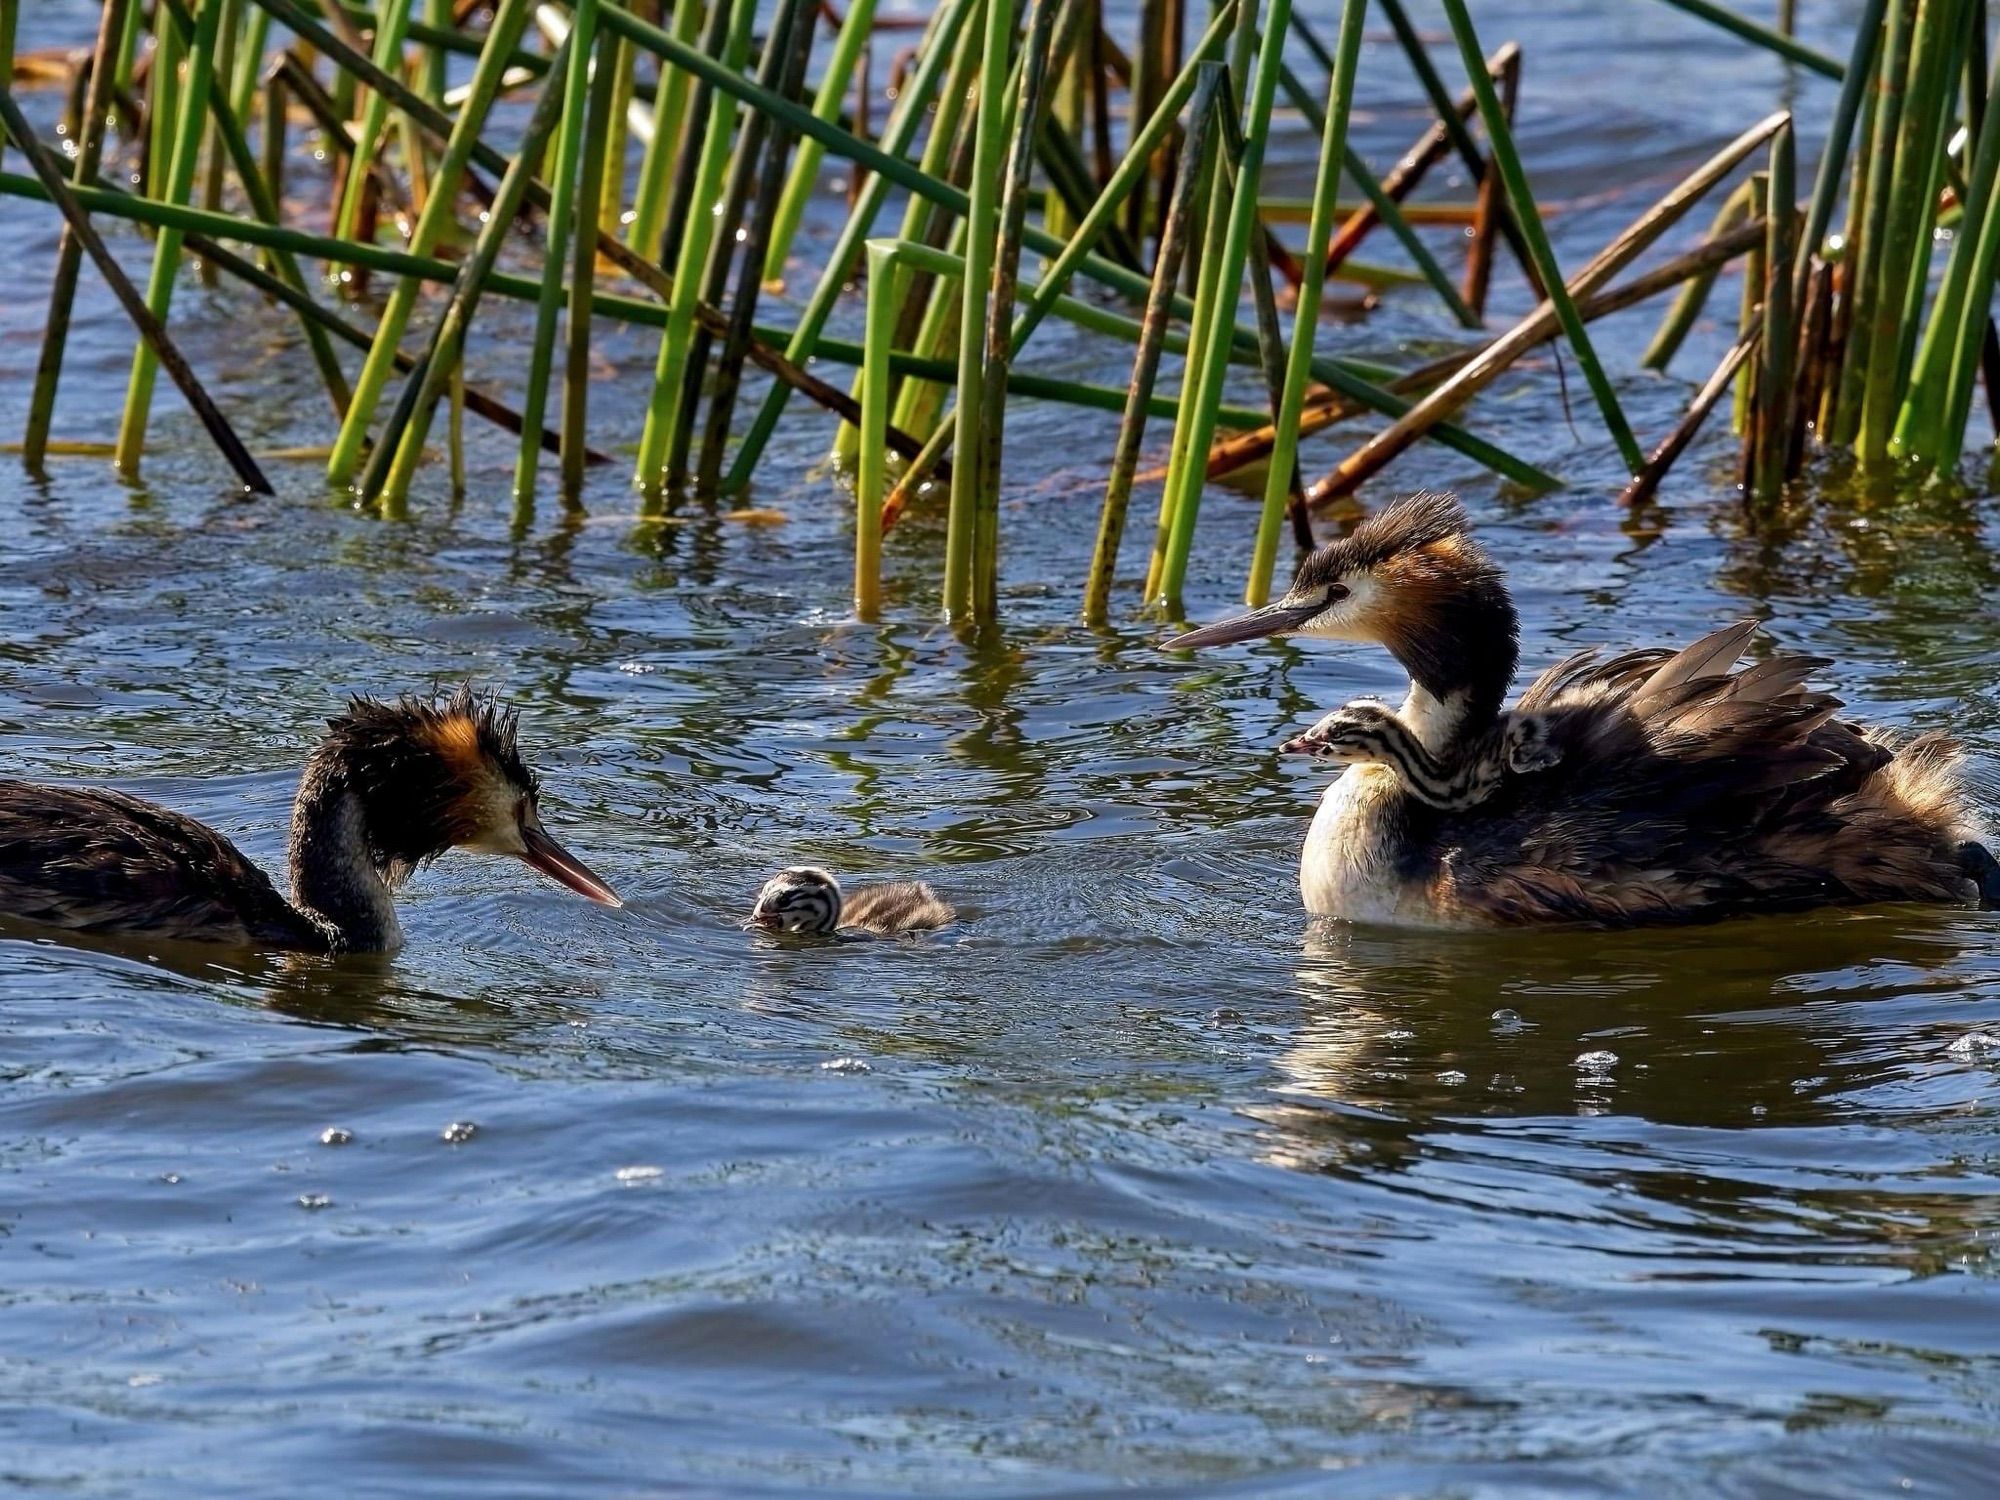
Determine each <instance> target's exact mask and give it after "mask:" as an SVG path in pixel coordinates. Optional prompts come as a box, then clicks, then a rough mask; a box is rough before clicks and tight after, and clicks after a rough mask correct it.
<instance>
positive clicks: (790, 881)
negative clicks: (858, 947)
mask: <svg viewBox="0 0 2000 1500" xmlns="http://www.w3.org/2000/svg"><path fill="white" fill-rule="evenodd" d="M957 919H958V913H957V912H956V911H955V910H954V909H953V908H952V906H951V904H950V903H949V902H947V901H945V900H943V899H942V898H941V897H940V896H939V895H938V893H937V892H936V891H934V890H932V889H931V888H930V887H929V886H928V885H926V884H925V883H924V882H922V881H920V880H889V881H884V882H882V883H881V884H879V885H864V886H861V887H859V888H857V889H856V890H854V891H851V892H843V891H842V890H841V888H840V882H839V881H838V880H836V879H834V877H833V876H832V875H831V874H829V873H828V872H827V871H825V870H822V869H819V868H818V867H817V866H813V865H794V866H792V867H791V868H790V869H788V870H780V871H779V872H778V873H777V874H776V875H773V876H772V877H771V878H770V879H769V880H767V881H766V882H764V888H763V889H762V890H761V891H759V892H758V893H757V901H756V904H755V906H753V907H752V908H751V912H750V925H751V926H753V927H761V928H765V929H767V930H770V931H777V932H803V933H818V934H821V935H825V934H830V933H836V932H855V933H870V934H872V935H874V936H876V937H897V936H900V935H901V934H903V933H907V932H928V931H931V930H933V929H935V928H939V927H948V926H950V925H951V923H953V922H954V921H956V920H957Z"/></svg>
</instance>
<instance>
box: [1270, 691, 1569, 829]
mask: <svg viewBox="0 0 2000 1500" xmlns="http://www.w3.org/2000/svg"><path fill="white" fill-rule="evenodd" d="M1278 750H1279V753H1280V754H1284V755H1310V756H1312V757H1314V758H1315V759H1317V760H1323V761H1329V762H1331V763H1332V764H1334V765H1342V766H1359V765H1385V766H1389V767H1391V768H1392V769H1393V770H1394V771H1395V772H1396V774H1397V776H1398V777H1400V778H1401V780H1402V783H1403V789H1404V790H1405V791H1407V792H1408V793H1409V794H1410V795H1411V796H1412V797H1415V798H1416V799H1417V800H1418V801H1419V802H1421V803H1423V804H1424V805H1425V806H1426V807H1435V808H1440V809H1443V810H1446V811H1457V810H1459V809H1463V808H1467V807H1477V806H1478V805H1479V804H1480V803H1482V802H1484V801H1485V800H1486V799H1487V798H1488V797H1490V796H1492V795H1493V793H1494V792H1495V791H1497V790H1498V789H1499V787H1500V782H1501V779H1502V778H1503V777H1505V776H1506V775H1507V773H1508V772H1510V771H1511V772H1513V773H1515V774H1516V775H1523V776H1525V775H1528V774H1530V773H1532V772H1535V771H1546V770H1547V769H1548V768H1549V767H1550V766H1553V765H1555V764H1557V763H1558V762H1559V761H1560V760H1561V759H1562V752H1561V751H1560V750H1558V749H1557V748H1556V747H1555V745H1554V744H1553V743H1552V742H1551V741H1550V739H1549V721H1548V717H1547V716H1546V715H1545V714H1536V713H1522V712H1519V711H1518V710H1517V711H1515V712H1511V713H1503V714H1501V715H1500V717H1499V718H1498V720H1496V721H1495V723H1494V725H1493V727H1492V729H1491V730H1490V731H1489V732H1488V733H1486V734H1485V735H1483V736H1481V737H1480V738H1479V739H1478V740H1477V741H1476V742H1474V743H1473V744H1471V745H1468V746H1467V747H1466V752H1465V754H1463V755H1462V756H1460V757H1459V759H1458V760H1457V761H1455V762H1452V763H1449V764H1440V763H1439V762H1438V761H1437V760H1436V759H1435V758H1434V757H1433V756H1432V755H1431V753H1430V752H1429V751H1428V750H1426V749H1425V748H1424V746H1423V742H1422V741H1421V740H1419V739H1418V738H1417V737H1416V736H1415V735H1414V734H1412V733H1410V731H1409V730H1408V729H1407V728H1406V727H1405V726H1404V724H1403V721H1402V720H1401V719H1399V718H1397V717H1396V711H1395V710H1394V709H1392V708H1391V707H1389V705H1388V704H1386V703H1383V702H1380V701H1378V700H1377V699H1373V698H1356V699H1355V700H1353V701H1352V702H1350V703H1345V704H1343V705H1341V706H1340V707H1339V708H1336V709H1335V710H1334V711H1333V712H1332V713H1330V714H1328V715H1327V716H1326V717H1325V718H1323V719H1321V720H1320V721H1319V722H1318V723H1317V724H1315V725H1313V727H1312V728H1310V729H1308V730H1307V731H1306V732H1305V733H1304V734H1300V735H1295V736H1293V737H1292V738H1291V739H1289V740H1286V741H1285V743H1284V744H1282V745H1280V746H1279V747H1278Z"/></svg>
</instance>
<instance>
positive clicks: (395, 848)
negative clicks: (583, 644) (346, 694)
mask: <svg viewBox="0 0 2000 1500" xmlns="http://www.w3.org/2000/svg"><path fill="white" fill-rule="evenodd" d="M515 726H516V720H515V716H514V714H513V713H512V712H510V711H509V710H507V709H505V708H503V707H501V706H500V704H499V703H498V702H497V701H495V700H494V699H492V698H491V697H480V696H479V695H477V694H475V693H474V692H473V691H472V690H471V689H470V688H469V687H461V688H458V689H457V690H456V691H454V692H451V693H449V694H445V695H442V696H437V697H433V698H428V699H425V698H416V697H402V698H397V699H394V700H391V701H386V702H385V701H382V700H378V699H374V698H359V697H357V698H355V699H353V700H351V701H350V702H349V704H348V706H347V710H346V712H344V713H342V714H340V715H339V716H338V717H336V718H334V719H332V720H330V721H329V722H328V725H327V733H326V736H325V738H324V739H322V740H321V742H320V743H319V745H318V746H317V748H315V749H314V751H313V752H312V755H311V756H310V757H309V758H308V760H307V762H306V768H305V772H304V774H303V775H302V776H301V777H300V780H299V790H298V795H297V798H296V799H295V800H294V802H293V806H292V827H291V839H290V843H289V847H288V855H289V862H290V866H291V875H292V892H293V898H294V899H293V901H292V902H286V901H285V900H284V899H283V898H282V897H281V896H279V895H278V893H277V891H276V890H275V889H273V887H272V885H271V882H270V880H269V879H268V878H267V877H266V876H265V875H264V874H263V872H262V871H260V870H258V869H257V868H256V866H254V865H252V864H251V863H250V862H249V861H248V860H247V859H245V858H244V857H243V855H242V854H241V853H240V852H239V851H238V850H237V849H236V848H235V846H234V845H232V844H231V843H230V842H229V841H228V840H227V839H224V838H222V837H221V836H220V835H219V834H216V833H215V832H214V831H213V830H211V829H208V828H205V827H203V826H202V825H201V824H199V823H197V822H195V821H194V820H193V819H191V818H186V817H183V816H181V815H180V814H178V813H175V812H171V811H169V810H168V809H166V808H163V807H158V806H156V805H154V804H152V803H149V802H143V801H141V800H140V799H138V798H136V797H128V796H126V795H124V794H123V793H119V792H110V791H98V790H90V789H84V788H68V787H49V786H36V785H31V784H28V783H22V782H0V909H4V910H7V911H9V912H11V913H13V914H14V915H16V916H21V917H25V918H28V919H29V920H33V921H41V922H46V923H50V924H53V925H56V926H61V927H67V928H71V929H74V930H81V931H97V932H133V933H151V934H155V935H158V936H161V937H175V938H184V939H193V940H203V941H217V942H236V943H251V944H259V945H266V946H273V947H283V948H296V949H307V950H311V949H319V950H329V951H339V950H369V951H382V950H387V949H392V948H395V947H397V946H398V945H399V944H400V943H401V941H402V928H401V926H400V924H399V923H398V922H397V919H396V912H395V905H394V902H393V899H392V897H393V895H394V893H395V891H397V890H398V889H400V888H401V887H402V886H403V884H404V883H405V882H407V881H408V879H409V877H410V875H411V874H412V873H413V872H414V871H416V870H417V869H419V868H421V867H422V866H423V865H425V864H427V863H429V862H430V861H431V860H433V859H435V858H437V857H438V856H439V855H440V854H442V853H443V852H444V851H445V850H447V849H451V848H463V849H470V850H473V851H475V852H477V853H482V854H503V855H508V856H511V857H512V858H515V859H519V860H521V861H522V862H523V863H525V864H527V865H529V866H531V867H533V868H534V869H536V870H539V871H540V872H541V873H542V874H544V875H546V876H548V877H549V878H550V879H552V880H555V881H557V882H559V883H561V884H562V885H565V886H568V887H569V888H570V889H571V890H573V891H576V892H578V893H579V894H581V895H584V896H588V897H589V898H590V899H592V900H593V901H599V902H602V903H604V904H605V905H609V906H616V905H618V904H619V901H618V897H617V896H616V894H615V893H614V892H613V891H612V890H611V887H610V886H608V885H606V884H605V883H604V882H603V881H602V880H600V879H599V878H598V877H597V876H596V875H594V874H592V873H591V872H590V870H589V869H588V868H587V867H585V866H584V865H583V864H582V862H581V861H579V860H578V859H577V858H576V857H575V856H574V855H572V854H570V853H569V852H568V851H567V850H566V849H564V848H563V847H562V845H560V844H559V843H557V842H556V841H555V839H554V838H553V837H551V836H550V834H549V832H548V830H547V829H546V828H545V827H543V825H542V819H541V813H540V808H539V788H538V786H537V784H536V781H535V776H534V773H533V772H532V771H530V770H529V768H528V766H527V763H526V761H525V760H524V759H523V758H522V756H521V753H520V749H519V747H518V744H517V741H516V728H515Z"/></svg>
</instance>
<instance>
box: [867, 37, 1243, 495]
mask: <svg viewBox="0 0 2000 1500" xmlns="http://www.w3.org/2000/svg"><path fill="white" fill-rule="evenodd" d="M1231 15H1232V8H1231V7H1230V6H1226V5H1225V6H1224V7H1222V8H1221V9H1220V10H1219V11H1218V12H1217V14H1216V16H1215V18H1214V19H1213V20H1212V21H1211V22H1210V23H1209V27H1208V30H1207V31H1206V32H1205V33H1204V34H1203V35H1202V37H1201V39H1200V40H1199V41H1198V42H1196V44H1195V47H1194V50H1193V51H1192V52H1191V53H1190V54H1189V55H1188V62H1187V65H1186V66H1185V67H1183V68H1182V69H1181V70H1180V72H1179V73H1178V74H1177V75H1176V76H1175V77H1174V80H1173V82H1172V83H1171V84H1170V85H1169V86H1168V87H1167V88H1166V90H1165V92H1164V93H1162V94H1160V96H1159V103H1158V105H1157V106H1156V107H1155V108H1154V110H1153V113H1152V115H1151V116H1150V117H1149V118H1148V119H1147V120H1146V122H1145V124H1144V125H1143V126H1141V127H1140V129H1139V131H1138V133H1137V134H1136V135H1135V136H1134V137H1133V139H1132V142H1131V144H1130V145H1129V146H1128V147H1127V148H1126V151H1125V155H1124V158H1123V159H1122V160H1121V161H1120V162H1119V163H1118V166H1117V168H1116V169H1115V170H1114V171H1113V172H1112V174H1111V177H1110V178H1109V180H1108V181H1106V183H1105V185H1104V190H1103V192H1101V193H1100V194H1099V195H1098V197H1097V200H1096V202H1094V203H1093V204H1092V205H1091V206H1090V209H1089V211H1088V212H1087V213H1085V214H1084V216H1083V219H1082V222H1081V223H1079V224H1078V226H1077V228H1076V231H1075V232H1074V233H1073V234H1071V235H1070V237H1069V242H1068V243H1067V244H1066V245H1064V246H1063V250H1062V253H1061V254H1060V255H1058V256H1056V258H1055V259H1054V260H1053V261H1051V262H1050V264H1049V269H1048V272H1047V274H1045V275H1044V276H1043V277H1042V278H1041V281H1040V283H1039V284H1038V285H1037V286H1036V288H1035V289H1034V292H1033V294H1032V295H1031V296H1029V297H1028V299H1027V300H1026V302H1025V304H1024V305H1023V307H1022V309H1021V312H1020V314H1019V315H1018V316H1017V317H1016V318H1015V320H1014V329H1013V334H1012V346H1011V347H1012V351H1013V353H1014V354H1019V353H1020V352H1021V350H1022V349H1023V348H1024V347H1025V346H1026V344H1027V342H1028V338H1029V336H1030V335H1032V334H1033V333H1034V331H1035V329H1036V328H1038V327H1039V326H1040V325H1041V322H1042V320H1043V319H1044V318H1045V317H1047V316H1048V314H1049V311H1050V310H1051V309H1052V308H1053V307H1055V306H1056V304H1057V302H1058V300H1059V299H1061V300H1064V301H1067V299H1064V298H1063V297H1062V293H1063V289H1064V288H1065V287H1066V286H1068V285H1069V283H1070V281H1071V279H1072V278H1073V277H1074V276H1075V274H1076V271H1077V268H1078V267H1079V266H1080V265H1081V264H1082V263H1083V259H1084V257H1085V256H1086V255H1088V254H1090V252H1091V251H1092V250H1094V249H1095V248H1096V247H1097V243H1098V241H1099V240H1100V239H1101V238H1102V237H1103V236H1104V235H1105V234H1106V233H1108V232H1109V230H1110V229H1111V227H1112V226H1113V225H1115V224H1116V223H1117V222H1118V211H1119V209H1120V207H1121V206H1122V205H1123V204H1124V203H1126V202H1127V201H1128V199H1129V198H1130V196H1131V195H1132V194H1133V193H1135V192H1137V191H1138V190H1139V189H1140V188H1141V187H1142V186H1143V185H1144V183H1145V181H1146V176H1147V173H1148V172H1149V171H1150V170H1151V167H1152V163H1153V159H1154V157H1155V155H1156V154H1157V153H1158V151H1159V149H1160V147H1161V146H1162V145H1163V144H1164V143H1165V142H1166V140H1167V139H1168V137H1169V136H1170V135H1171V134H1172V133H1173V131H1174V129H1175V124H1176V121H1177V120H1178V118H1179V116H1180V112H1181V108H1182V106H1183V105H1185V104H1186V103H1187V101H1188V99H1189V98H1190V97H1191V96H1192V95H1193V94H1194V91H1195V83H1196V80H1197V79H1198V78H1199V77H1201V76H1202V69H1203V68H1204V66H1205V65H1206V64H1208V63H1209V62H1210V61H1211V60H1212V59H1213V58H1214V57H1215V56H1216V55H1217V54H1218V53H1220V52H1221V50H1222V46H1223V44H1224V42H1226V41H1227V40H1228V38H1229V27H1230V19H1231ZM1205 128H1206V125H1205V124H1204V129H1205ZM904 237H905V238H911V237H912V236H909V235H905V236H904ZM1153 285H1154V286H1155V287H1157V286H1158V279H1157V278H1155V280H1154V283H1153ZM1150 298H1151V293H1150V292H1149V294H1148V300H1149V301H1150ZM920 347H921V346H920ZM906 425H911V424H906ZM912 430H913V431H914V430H917V428H916V427H915V426H914V425H912ZM951 434H952V429H951V428H950V427H940V428H939V429H938V430H937V431H936V432H935V433H933V434H932V436H931V439H930V441H929V442H928V443H926V444H925V445H924V451H923V452H922V453H921V454H919V455H918V456H917V458H916V459H915V460H914V461H913V462H912V463H911V464H910V466H909V467H908V469H906V470H905V471H904V474H903V479H902V485H901V487H902V488H903V489H904V490H910V489H914V488H915V487H916V486H917V485H919V484H921V483H922V482H923V480H924V477H925V476H926V475H928V474H929V473H930V471H931V468H932V467H933V466H934V465H935V464H936V462H937V461H938V459H940V458H942V457H943V456H944V454H945V453H946V452H947V451H948V450H949V449H950V447H951Z"/></svg>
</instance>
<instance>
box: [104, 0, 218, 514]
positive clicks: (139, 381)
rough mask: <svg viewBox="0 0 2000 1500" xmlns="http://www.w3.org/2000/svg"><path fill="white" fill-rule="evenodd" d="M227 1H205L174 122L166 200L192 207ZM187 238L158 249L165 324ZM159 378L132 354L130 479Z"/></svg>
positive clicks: (123, 449)
mask: <svg viewBox="0 0 2000 1500" xmlns="http://www.w3.org/2000/svg"><path fill="white" fill-rule="evenodd" d="M222 11H223V5H222V0H205V3H204V4H203V5H202V7H201V10H200V12H199V13H198V14H197V15H196V17H195V31H194V42H193V45H192V46H191V47H190V48H189V51H188V73H187V80H186V83H185V85H184V86H183V88H182V89H181V93H180V101H179V104H178V106H177V108H176V113H175V119H174V143H173V156H172V158H171V160H170V161H169V162H168V164H167V177H166V186H165V190H164V192H163V193H162V195H161V196H163V197H164V198H165V199H166V201H167V202H169V203H186V202H187V201H188V199H189V196H190V194H191V193H192V192H193V190H194V173H195V167H196V166H197V164H198V163H199V161H200V157H201V143H202V137H203V135H204V134H205V132H206V127H207V124H208V91H209V89H210V87H211V86H212V85H213V84H214V81H215V38H216V28H217V27H218V25H219V24H220V23H221V19H222ZM159 24H160V27H161V35H162V36H163V37H164V36H169V35H177V34H178V33H177V32H176V30H175V27H174V24H173V21H172V19H171V18H170V17H169V16H168V14H167V12H166V10H165V9H164V8H162V10H161V12H160V22H159ZM180 260H181V236H180V235H179V233H177V232H176V231H174V230H171V229H170V230H166V231H163V232H162V233H161V235H160V237H159V239H158V240H157V241H156V242H155V244H154V246H153V266H152V272H151V274H150V275H149V277H148V278H147V282H146V308H147V311H149V312H151V313H152V315H153V316H154V317H155V318H157V319H159V321H160V322H161V323H162V324H164V323H165V322H166V321H167V309H168V308H169V307H170V306H171V305H172V303H173V297H174V278H175V275H176V273H177V272H178V271H179V270H180ZM158 373H159V356H158V355H157V354H156V353H155V352H154V350H153V346H152V345H151V344H150V343H149V342H147V341H146V340H144V339H141V340H140V342H139V345H138V347H137V348H136V349H134V350H133V352H132V374H131V379H130V380H129V381H128V383H127V384H126V387H125V414H124V416H123V418H122V419H121V421H120V423H119V427H118V444H117V448H116V450H115V456H114V458H113V462H114V464H115V465H116V466H117V469H118V472H119V473H121V474H123V475H125V476H126V477H127V478H128V479H129V478H135V477H137V475H138V473H139V457H140V454H141V453H142V452H143V451H144V449H145V445H146V418H147V415H148V413H149V412H150V410H151V408H152V404H153V382H154V379H155V377H156V376H157V375H158Z"/></svg>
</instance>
